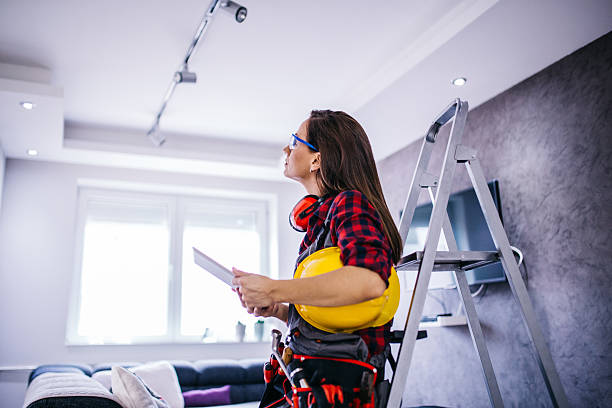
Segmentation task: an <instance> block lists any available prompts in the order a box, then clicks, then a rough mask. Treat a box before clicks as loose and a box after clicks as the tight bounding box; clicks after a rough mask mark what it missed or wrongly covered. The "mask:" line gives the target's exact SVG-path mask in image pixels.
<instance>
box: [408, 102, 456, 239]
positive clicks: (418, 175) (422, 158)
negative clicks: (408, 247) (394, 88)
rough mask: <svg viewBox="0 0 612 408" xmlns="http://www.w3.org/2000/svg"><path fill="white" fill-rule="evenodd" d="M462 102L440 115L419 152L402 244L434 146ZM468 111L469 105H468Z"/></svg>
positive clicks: (450, 106)
mask: <svg viewBox="0 0 612 408" xmlns="http://www.w3.org/2000/svg"><path fill="white" fill-rule="evenodd" d="M461 103H462V102H461V100H459V99H455V100H454V101H453V102H451V103H450V105H448V106H447V107H446V109H444V111H442V113H440V114H439V115H438V117H437V118H436V120H434V122H433V123H432V124H431V126H429V129H428V130H427V133H426V134H425V137H424V138H423V143H422V144H421V150H420V151H419V158H418V159H417V168H416V169H415V171H414V173H413V175H412V181H411V182H410V190H409V191H408V196H407V197H406V202H405V203H404V209H403V210H402V216H401V218H400V223H399V228H398V231H399V234H400V237H401V238H402V243H403V242H404V240H405V239H406V237H407V236H408V229H409V228H410V224H411V223H412V218H413V217H414V211H415V210H416V207H417V204H418V201H419V196H420V195H421V189H420V185H419V183H420V181H421V179H422V178H423V174H424V173H425V172H426V171H427V167H428V166H429V160H430V158H431V152H432V150H433V144H434V143H435V141H436V136H437V134H438V131H439V130H440V128H441V127H442V126H443V125H444V124H446V123H447V122H448V121H449V120H451V119H452V118H453V117H455V116H456V115H457V113H458V112H459V109H460V107H461ZM466 109H467V105H466Z"/></svg>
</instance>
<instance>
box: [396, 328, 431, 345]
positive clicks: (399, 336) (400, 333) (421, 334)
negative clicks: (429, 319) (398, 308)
mask: <svg viewBox="0 0 612 408" xmlns="http://www.w3.org/2000/svg"><path fill="white" fill-rule="evenodd" d="M416 338H417V340H421V339H425V338H427V330H419V331H418V332H417V337H416ZM403 340H404V330H392V331H391V338H390V339H389V343H401V342H402V341H403Z"/></svg>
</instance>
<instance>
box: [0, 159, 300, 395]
mask: <svg viewBox="0 0 612 408" xmlns="http://www.w3.org/2000/svg"><path fill="white" fill-rule="evenodd" d="M78 178H88V179H104V180H119V181H124V182H138V183H157V184H164V185H174V186H177V185H178V186H187V187H200V188H214V189H228V188H229V189H232V190H244V191H253V192H262V193H264V192H265V193H273V194H277V195H278V232H277V233H278V242H279V260H278V263H279V270H280V274H281V277H289V276H291V273H292V272H293V269H292V268H293V263H294V260H295V256H296V255H297V250H298V245H299V242H300V240H301V239H302V236H301V234H298V233H296V232H295V231H293V230H292V229H291V228H290V227H289V226H288V224H287V218H288V217H287V214H288V213H289V211H290V209H291V208H292V206H293V205H294V204H295V202H296V201H297V200H298V199H299V198H300V197H301V196H302V195H303V190H302V187H301V186H299V185H298V184H297V183H295V184H294V183H282V182H263V181H245V180H230V179H222V178H213V177H208V176H197V175H181V174H169V173H161V172H149V171H140V170H127V169H116V168H104V167H94V166H83V165H72V164H56V163H48V162H39V161H34V160H14V159H9V160H7V161H6V175H5V182H4V190H5V194H4V205H3V211H2V213H1V214H0V310H1V311H2V318H1V319H0V366H15V365H38V364H43V363H58V362H59V363H69V362H83V363H96V362H104V361H107V362H108V361H147V360H154V359H185V360H197V359H206V358H224V357H225V358H248V357H265V356H266V355H267V354H269V351H268V349H269V345H268V343H263V344H243V345H238V344H218V345H215V344H201V345H200V344H198V345H147V346H66V345H65V344H64V338H65V333H66V316H67V313H68V305H69V296H70V289H71V283H72V282H71V280H72V276H73V268H74V265H73V263H74V247H75V222H76V209H77V179H78ZM111 300H112V296H111V294H109V301H111ZM2 380H3V379H2V377H0V395H3V396H5V395H6V392H12V393H13V394H14V393H15V389H17V390H20V392H23V390H24V389H25V384H22V386H21V388H20V387H19V386H16V385H15V384H8V383H7V382H6V381H5V382H2ZM13 398H14V401H15V402H14V403H15V404H17V405H19V404H20V403H21V402H22V401H23V394H21V395H18V396H14V397H13ZM20 398H21V400H19V399H20ZM3 399H4V397H3ZM4 402H6V400H5V401H4ZM0 405H2V403H0ZM9 405H11V404H9ZM17 405H15V406H17ZM7 406H8V405H7ZM11 406H12V405H11Z"/></svg>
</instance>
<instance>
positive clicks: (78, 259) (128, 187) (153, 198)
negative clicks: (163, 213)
mask: <svg viewBox="0 0 612 408" xmlns="http://www.w3.org/2000/svg"><path fill="white" fill-rule="evenodd" d="M78 184H79V186H78V195H77V196H78V204H77V214H76V216H77V218H76V230H75V256H74V268H73V281H72V291H71V299H70V303H69V304H70V306H69V311H68V319H67V326H66V344H67V345H96V344H97V345H112V344H117V345H126V344H176V343H180V344H193V343H196V344H203V343H202V339H201V337H200V336H184V335H181V334H180V324H181V303H182V300H181V295H182V287H181V284H182V277H181V275H182V273H181V271H182V239H183V229H184V222H185V214H186V211H187V210H188V209H191V208H197V207H199V208H204V207H207V208H212V209H216V210H221V209H223V210H227V208H232V209H238V210H252V211H254V212H255V213H256V217H257V218H256V220H257V221H256V225H257V226H256V228H257V231H258V232H259V233H260V237H261V243H262V244H261V248H260V251H261V257H260V259H261V266H260V270H261V271H262V273H265V272H266V271H268V273H267V275H268V276H270V277H272V278H278V262H277V260H276V262H274V261H273V260H275V259H276V258H277V257H278V239H277V236H276V233H275V232H276V226H277V220H276V208H277V201H278V197H277V196H276V195H275V194H267V193H251V192H237V191H229V190H207V189H198V188H176V187H172V186H166V188H164V186H148V188H147V186H146V185H141V184H136V183H120V182H119V183H113V182H104V181H98V180H80V181H79V183H78ZM91 199H97V200H105V201H108V200H110V201H111V202H113V203H134V202H137V203H143V202H145V203H155V204H160V203H163V204H165V205H166V206H167V209H168V222H169V226H170V237H169V254H170V256H169V265H168V268H169V270H168V310H167V322H168V324H167V332H166V334H165V335H163V336H152V337H132V338H131V339H130V342H125V341H117V340H116V339H112V338H105V339H99V340H97V341H94V340H93V339H91V338H89V337H87V336H79V335H78V333H77V327H78V322H79V312H80V306H81V267H82V262H83V244H84V242H83V241H84V232H85V223H86V218H87V202H88V201H89V200H91ZM203 273H204V272H203ZM109 300H110V297H109ZM213 344H220V343H213Z"/></svg>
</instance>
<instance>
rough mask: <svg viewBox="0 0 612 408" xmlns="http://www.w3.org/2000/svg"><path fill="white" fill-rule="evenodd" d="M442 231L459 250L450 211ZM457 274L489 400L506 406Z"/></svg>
mask: <svg viewBox="0 0 612 408" xmlns="http://www.w3.org/2000/svg"><path fill="white" fill-rule="evenodd" d="M429 195H430V197H431V200H432V202H433V200H435V187H431V188H429ZM442 232H443V234H444V240H445V241H446V246H447V248H448V250H449V251H454V252H457V251H459V248H458V247H457V241H456V240H455V234H454V233H453V227H452V225H451V222H450V218H449V216H448V211H445V212H444V222H443V224H442ZM453 273H454V275H455V281H456V283H457V289H458V291H459V295H460V298H461V302H462V303H463V309H464V310H465V316H466V318H467V323H468V327H469V329H470V334H471V336H472V343H473V344H474V348H475V349H476V352H477V354H478V357H479V358H480V366H481V368H482V375H483V376H484V380H485V382H486V384H487V392H488V394H489V400H490V401H491V405H492V406H494V407H496V408H499V407H503V406H504V402H503V400H502V396H501V391H500V390H499V385H498V383H497V378H496V377H495V371H494V370H493V363H492V362H491V357H490V355H489V350H488V348H487V344H486V342H485V339H484V334H483V333H482V327H481V326H480V320H479V319H478V314H477V313H476V307H475V306H474V300H473V299H472V294H471V293H470V287H469V286H468V282H467V277H466V276H465V271H464V270H462V269H455V270H454V271H453Z"/></svg>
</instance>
